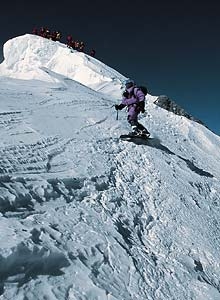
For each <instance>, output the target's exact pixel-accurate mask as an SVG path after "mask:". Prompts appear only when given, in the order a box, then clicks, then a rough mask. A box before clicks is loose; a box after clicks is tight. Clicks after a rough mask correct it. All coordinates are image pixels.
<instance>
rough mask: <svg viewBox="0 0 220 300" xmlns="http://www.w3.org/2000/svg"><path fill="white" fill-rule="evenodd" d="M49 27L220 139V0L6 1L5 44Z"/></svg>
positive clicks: (1, 39)
mask: <svg viewBox="0 0 220 300" xmlns="http://www.w3.org/2000/svg"><path fill="white" fill-rule="evenodd" d="M35 26H36V27H38V28H40V27H41V26H45V27H48V28H49V29H51V30H59V31H61V33H62V41H63V42H65V38H66V35H67V34H72V36H73V38H75V39H78V40H82V41H84V42H85V44H86V48H85V52H86V51H88V52H89V51H90V49H91V48H94V49H95V50H96V52H97V54H96V57H97V58H98V59H100V60H101V61H103V62H104V63H106V64H108V65H109V66H111V67H113V68H115V69H116V70H118V71H119V72H120V73H122V74H124V75H125V76H127V77H131V78H133V79H134V80H135V81H136V82H137V83H139V84H142V85H143V84H144V85H147V86H148V89H149V92H150V93H151V94H152V95H161V94H163V95H164V94H165V95H167V96H169V97H170V98H171V99H173V100H174V101H176V102H177V103H178V104H179V105H181V106H182V107H183V108H185V109H186V111H187V112H188V113H190V114H192V115H193V116H195V117H197V118H199V119H201V120H202V121H203V122H204V123H205V124H206V125H207V126H208V127H209V128H210V129H211V130H213V131H214V132H215V133H217V134H219V135H220V122H219V117H220V82H219V73H220V71H219V70H220V55H219V54H220V3H219V4H218V2H217V1H212V0H211V1H204V2H203V1H197V0H195V1H181V2H179V1H162V0H159V1H156V0H155V1H147V0H143V1H142V0H136V1H134V2H132V1H128V0H127V1H125V0H117V1H109V2H107V1H104V0H103V1H101V0H93V1H89V0H84V1H74V0H71V1H68V0H63V1H58V2H56V1H51V0H47V1H42V0H38V1H35V2H34V1H33V2H31V1H30V0H29V1H24V0H20V1H17V2H16V3H14V4H12V2H11V1H10V2H6V1H4V3H3V4H1V18H0V28H1V36H0V45H1V48H2V45H3V43H4V42H5V41H7V40H8V39H9V38H11V37H15V36H18V35H21V34H24V33H31V31H32V29H33V27H35Z"/></svg>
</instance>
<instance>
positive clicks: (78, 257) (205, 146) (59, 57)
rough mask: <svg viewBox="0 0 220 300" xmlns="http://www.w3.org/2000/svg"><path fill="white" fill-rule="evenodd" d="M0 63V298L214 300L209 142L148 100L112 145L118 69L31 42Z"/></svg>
mask: <svg viewBox="0 0 220 300" xmlns="http://www.w3.org/2000/svg"><path fill="white" fill-rule="evenodd" d="M4 56H5V61H4V62H3V63H2V65H1V66H0V70H1V75H2V76H1V77H0V86H1V89H0V116H1V118H0V134H1V140H0V156H1V161H0V213H1V216H0V245H1V247H0V294H1V296H0V298H1V299H19V300H20V299H22V300H23V299H25V300H32V299H34V300H36V299H39V300H43V299H59V300H62V299H69V300H79V299H80V300H81V299H82V300H98V299H99V300H103V299H106V300H107V299H108V300H116V299H117V300H125V299H126V300H146V299H148V300H156V299H158V300H159V299H160V300H170V299H175V300H176V299H178V300H186V299H192V300H207V299H210V300H217V299H219V298H220V280H219V278H220V268H219V261H220V251H219V245H220V230H219V228H220V221H219V220H220V196H219V194H220V184H219V183H220V171H219V170H220V153H219V148H220V138H219V137H218V136H216V135H215V134H213V133H212V132H211V131H209V130H208V129H207V128H205V127H204V126H202V125H201V124H198V123H196V122H194V121H193V120H189V119H187V118H185V117H184V116H178V115H176V114H174V113H173V112H172V111H170V112H169V111H167V110H165V109H163V108H161V107H159V106H157V105H155V100H156V99H157V97H153V96H150V95H148V97H147V107H146V113H145V114H143V115H142V116H141V120H140V122H142V123H143V125H145V126H146V127H147V128H148V129H149V131H150V132H151V133H152V138H151V139H150V140H149V141H134V142H122V141H120V140H119V139H118V136H119V135H120V134H121V133H126V132H127V131H128V130H129V128H128V125H127V121H126V112H125V111H122V112H120V114H119V120H118V121H116V120H115V116H116V114H115V111H114V110H113V109H112V105H113V104H114V103H115V101H116V100H114V99H115V98H114V97H115V95H116V94H117V93H119V91H120V82H121V80H123V78H124V77H123V76H122V75H120V74H118V73H117V72H116V71H114V70H112V69H111V68H109V67H107V66H105V65H104V64H102V63H100V62H98V61H97V60H95V59H92V58H88V57H87V56H86V55H84V54H82V53H75V52H74V53H71V52H70V50H69V49H67V48H66V47H65V46H64V45H62V44H60V43H56V42H52V41H49V40H44V39H42V38H40V37H36V36H31V35H25V36H23V37H18V38H15V39H13V40H10V41H8V42H7V43H6V45H5V46H4ZM87 58H88V59H90V61H89V63H88V62H87V60H86V59H87ZM68 59H71V64H70V63H67V61H68ZM72 64H76V65H77V67H76V69H77V71H76V69H74V68H72V67H71V65H72ZM64 66H65V68H64ZM89 74H90V75H89ZM113 77H114V78H113ZM82 84H83V85H82ZM104 86H105V88H104ZM100 87H102V88H103V89H102V88H100ZM91 88H92V89H91ZM113 88H114V89H115V90H116V93H115V94H114V95H113V94H112V93H111V90H113ZM100 90H101V91H102V92H103V91H104V92H105V93H102V92H100Z"/></svg>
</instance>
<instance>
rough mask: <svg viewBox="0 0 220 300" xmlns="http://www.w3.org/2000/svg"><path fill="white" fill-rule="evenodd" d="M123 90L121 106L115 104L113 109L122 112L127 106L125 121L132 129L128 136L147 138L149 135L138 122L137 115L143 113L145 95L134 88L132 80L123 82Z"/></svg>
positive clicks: (139, 89) (137, 88)
mask: <svg viewBox="0 0 220 300" xmlns="http://www.w3.org/2000/svg"><path fill="white" fill-rule="evenodd" d="M125 88H126V90H125V91H124V93H123V99H122V101H121V104H119V105H118V104H116V105H115V109H116V110H122V109H123V108H124V107H126V106H127V108H128V118H127V120H128V122H129V124H130V125H131V127H132V132H130V133H129V135H131V136H143V137H149V136H150V133H149V132H148V130H147V129H146V128H145V127H144V126H143V125H142V124H140V123H139V122H138V115H139V113H140V112H142V113H144V112H145V109H144V106H145V94H144V92H143V91H142V90H141V88H139V87H137V86H135V83H134V81H133V80H132V79H127V80H126V81H125Z"/></svg>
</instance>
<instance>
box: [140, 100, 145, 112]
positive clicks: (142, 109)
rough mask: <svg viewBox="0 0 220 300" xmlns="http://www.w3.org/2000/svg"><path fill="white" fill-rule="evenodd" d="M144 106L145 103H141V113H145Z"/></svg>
mask: <svg viewBox="0 0 220 300" xmlns="http://www.w3.org/2000/svg"><path fill="white" fill-rule="evenodd" d="M144 106H145V102H144V101H140V102H139V108H140V111H141V112H142V113H144V112H145V109H144Z"/></svg>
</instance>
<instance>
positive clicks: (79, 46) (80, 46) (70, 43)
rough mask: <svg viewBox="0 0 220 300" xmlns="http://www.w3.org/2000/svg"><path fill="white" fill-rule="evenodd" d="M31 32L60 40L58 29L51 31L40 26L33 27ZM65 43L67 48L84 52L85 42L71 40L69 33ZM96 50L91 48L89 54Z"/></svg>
mask: <svg viewBox="0 0 220 300" xmlns="http://www.w3.org/2000/svg"><path fill="white" fill-rule="evenodd" d="M32 34H35V35H39V36H42V37H44V38H46V39H49V40H52V41H60V40H61V32H60V31H51V30H49V29H48V28H45V27H41V28H40V29H39V30H38V29H37V28H36V27H35V28H34V29H33V31H32ZM66 45H67V47H68V48H70V49H73V50H77V51H80V52H84V49H85V44H84V42H79V41H78V40H73V37H72V36H71V35H68V36H67V38H66ZM95 54H96V51H95V50H94V49H92V50H91V51H90V53H89V55H90V56H93V57H94V56H95Z"/></svg>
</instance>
